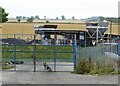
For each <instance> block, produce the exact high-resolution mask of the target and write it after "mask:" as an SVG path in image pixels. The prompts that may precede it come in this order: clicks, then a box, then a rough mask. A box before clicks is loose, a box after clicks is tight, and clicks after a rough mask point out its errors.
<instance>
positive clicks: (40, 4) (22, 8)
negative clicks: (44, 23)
mask: <svg viewBox="0 0 120 86" xmlns="http://www.w3.org/2000/svg"><path fill="white" fill-rule="evenodd" d="M118 1H119V0H2V1H1V2H0V5H1V6H2V7H3V8H5V9H6V11H7V12H8V13H9V17H16V16H32V15H33V16H35V15H39V16H40V17H41V18H43V17H44V16H47V18H55V17H59V18H60V16H61V15H65V17H66V18H71V17H72V16H75V17H76V18H86V17H91V16H105V17H107V16H108V17H117V16H118Z"/></svg>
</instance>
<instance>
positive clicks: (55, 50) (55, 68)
mask: <svg viewBox="0 0 120 86" xmlns="http://www.w3.org/2000/svg"><path fill="white" fill-rule="evenodd" d="M56 38H57V36H56V33H54V72H56Z"/></svg>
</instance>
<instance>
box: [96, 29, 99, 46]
mask: <svg viewBox="0 0 120 86" xmlns="http://www.w3.org/2000/svg"><path fill="white" fill-rule="evenodd" d="M98 32H99V31H98V27H97V32H96V46H98V37H99V36H98Z"/></svg>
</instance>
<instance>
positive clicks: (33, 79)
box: [2, 64, 118, 84]
mask: <svg viewBox="0 0 120 86" xmlns="http://www.w3.org/2000/svg"><path fill="white" fill-rule="evenodd" d="M21 68H22V69H27V70H28V69H29V70H31V71H17V72H14V71H11V70H3V71H2V83H3V84H118V75H104V76H98V75H94V76H93V75H79V74H71V72H33V71H32V68H33V65H31V66H30V65H29V66H24V64H23V65H18V66H17V69H19V70H20V69H21ZM71 68H72V67H71V66H69V67H67V68H66V69H71ZM22 69H21V70H22ZM41 69H42V70H43V68H41Z"/></svg>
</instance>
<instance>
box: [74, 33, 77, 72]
mask: <svg viewBox="0 0 120 86" xmlns="http://www.w3.org/2000/svg"><path fill="white" fill-rule="evenodd" d="M76 63H77V43H76V34H74V72H76Z"/></svg>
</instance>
